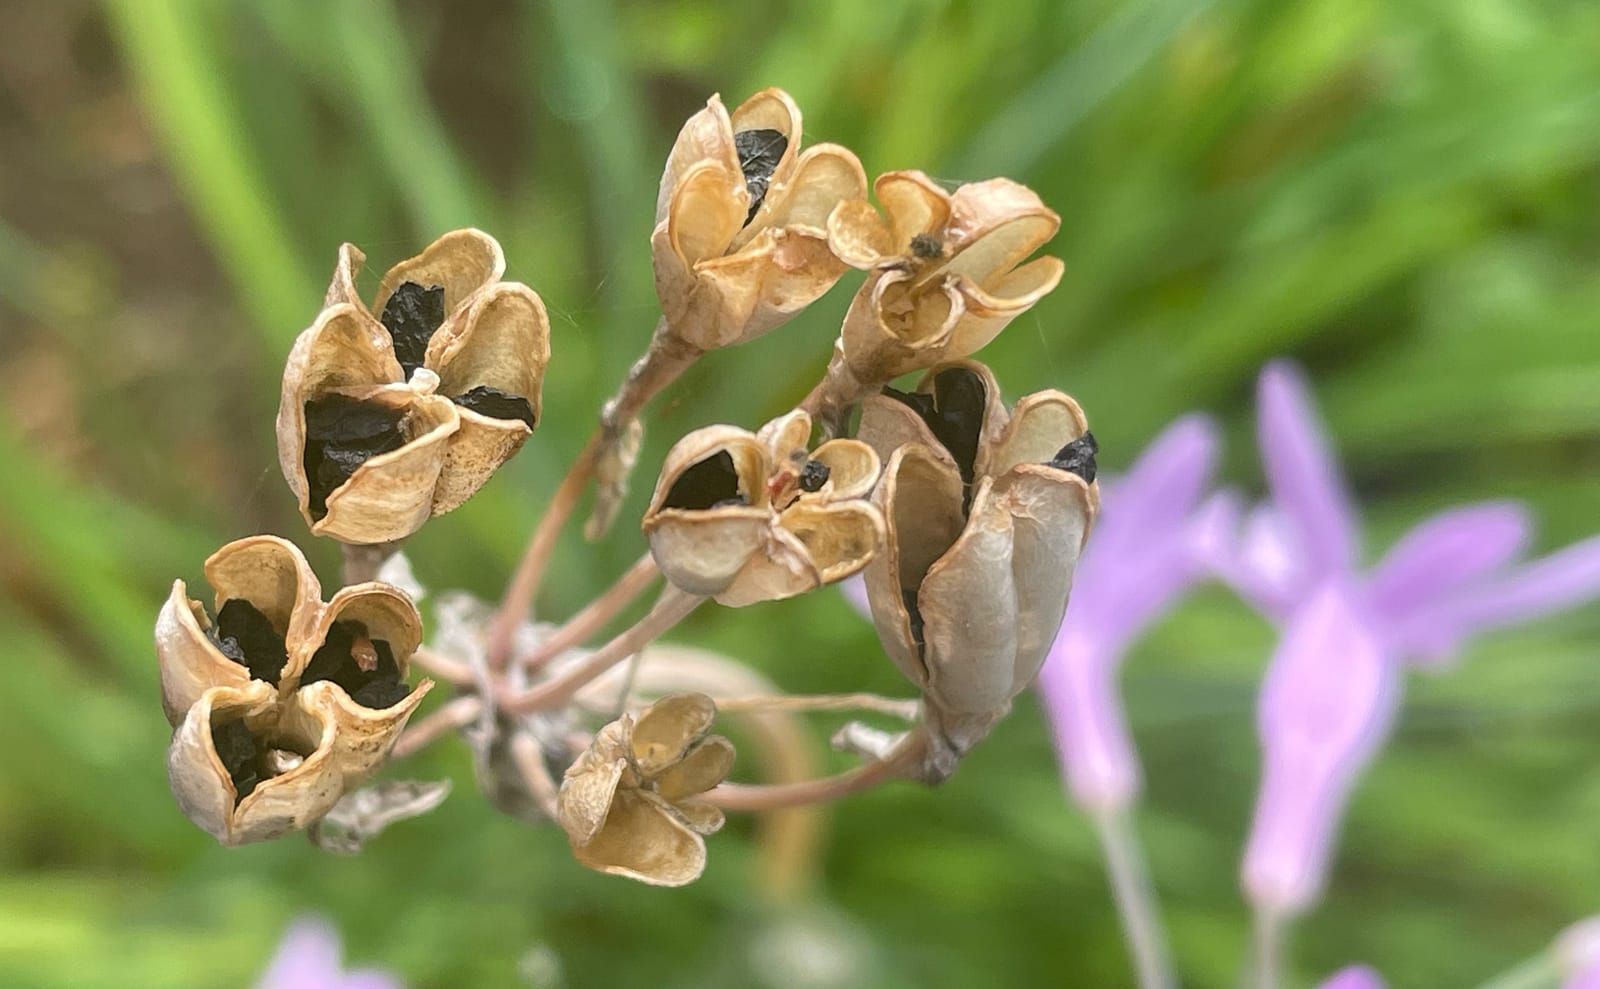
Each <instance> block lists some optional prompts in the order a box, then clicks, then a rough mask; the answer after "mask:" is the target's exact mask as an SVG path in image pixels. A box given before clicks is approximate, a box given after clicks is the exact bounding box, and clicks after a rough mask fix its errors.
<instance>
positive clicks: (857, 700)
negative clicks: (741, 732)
mask: <svg viewBox="0 0 1600 989" xmlns="http://www.w3.org/2000/svg"><path fill="white" fill-rule="evenodd" d="M716 704H717V710H719V711H727V712H734V711H872V712H873V713H876V714H887V715H889V716H890V717H893V718H899V719H901V720H902V721H915V720H917V718H918V717H919V716H920V714H921V713H922V704H921V702H920V701H914V700H903V699H901V698H898V697H883V696H880V695H878V694H814V695H805V694H794V695H790V694H777V695H774V696H771V697H719V698H716Z"/></svg>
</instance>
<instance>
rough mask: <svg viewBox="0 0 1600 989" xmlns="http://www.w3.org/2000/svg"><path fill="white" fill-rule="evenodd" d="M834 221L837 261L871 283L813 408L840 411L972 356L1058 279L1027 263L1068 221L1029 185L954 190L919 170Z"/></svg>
mask: <svg viewBox="0 0 1600 989" xmlns="http://www.w3.org/2000/svg"><path fill="white" fill-rule="evenodd" d="M874 191H875V192H876V193H877V197H878V201H879V203H881V204H882V206H883V210H884V212H883V213H882V214H880V213H879V212H878V211H877V210H875V209H873V207H872V206H871V204H869V203H867V202H866V200H865V198H863V199H861V200H857V201H853V202H848V203H843V204H841V205H840V206H839V207H838V208H837V209H835V210H834V211H833V213H832V214H831V215H830V217H829V219H828V242H829V245H830V247H831V248H832V250H833V251H834V253H835V254H837V255H838V256H839V258H841V259H842V260H844V261H845V262H847V263H849V264H850V265H853V266H854V267H857V268H862V269H866V270H868V271H869V272H871V274H870V275H869V277H868V278H867V281H866V282H865V283H864V284H863V285H862V286H861V288H860V290H859V291H857V292H856V295H855V298H854V299H853V300H852V301H851V303H850V310H849V312H848V313H847V314H846V316H845V321H844V326H843V328H842V330H841V332H840V337H839V343H838V345H837V347H836V348H835V353H834V359H833V361H832V363H831V364H830V365H829V367H828V377H827V379H826V380H825V381H824V383H823V384H822V385H821V386H819V388H818V393H817V401H816V410H817V411H819V412H820V413H821V414H822V417H823V418H824V420H825V421H828V422H837V421H838V419H839V418H840V417H841V416H842V414H843V411H844V410H845V409H847V408H848V407H849V406H851V405H853V404H855V403H856V402H858V401H860V400H861V399H862V398H864V397H865V396H867V395H868V394H870V393H872V392H873V391H875V390H876V389H877V388H878V387H879V386H880V385H883V384H884V383H886V382H888V381H891V380H893V379H894V378H896V377H898V376H899V375H902V374H907V373H909V372H911V371H918V370H922V369H924V368H929V367H932V366H934V365H935V364H939V363H944V362H948V361H954V360H959V359H962V358H965V357H969V356H971V355H972V354H974V353H976V352H977V351H978V350H979V349H981V348H982V347H984V346H985V345H986V344H988V343H989V341H991V340H993V339H994V338H995V336H996V335H998V334H999V333H1000V331H1001V330H1002V329H1004V328H1005V326H1006V324H1007V323H1009V322H1010V321H1011V320H1013V319H1015V318H1016V317H1017V316H1019V315H1021V314H1022V313H1024V312H1026V311H1027V310H1028V309H1030V308H1031V307H1032V306H1033V305H1034V303H1036V302H1038V301H1039V300H1040V299H1042V298H1044V296H1045V295H1047V294H1048V293H1049V292H1050V291H1051V290H1052V289H1054V288H1055V287H1056V285H1057V283H1059V282H1060V280H1061V274H1062V265H1061V262H1060V261H1059V260H1058V259H1056V258H1052V257H1040V258H1035V259H1034V260H1032V261H1027V258H1028V256H1029V255H1031V254H1032V253H1033V252H1034V251H1036V250H1038V249H1039V248H1040V247H1041V246H1043V245H1044V243H1045V242H1046V241H1048V240H1049V239H1050V238H1051V237H1054V236H1055V233H1056V231H1057V230H1058V229H1059V228H1060V226H1061V219H1060V217H1058V216H1057V215H1056V214H1055V213H1054V212H1052V211H1051V210H1050V209H1049V208H1048V207H1046V206H1045V205H1044V203H1042V202H1041V201H1040V200H1039V197H1038V196H1037V195H1035V194H1034V192H1033V191H1032V190H1030V189H1028V188H1027V187H1026V186H1022V185H1019V184H1017V183H1015V182H1012V181H1010V180H1008V179H990V180H988V181H985V182H973V183H968V184H966V185H963V186H961V187H960V188H958V189H957V190H956V191H955V192H954V193H947V192H945V191H944V190H943V189H942V188H940V187H939V185H938V184H937V183H935V182H934V181H933V180H932V179H930V178H929V177H928V176H926V175H924V174H923V173H921V172H918V171H900V172H888V173H886V174H884V175H881V176H879V177H878V180H877V182H876V183H874Z"/></svg>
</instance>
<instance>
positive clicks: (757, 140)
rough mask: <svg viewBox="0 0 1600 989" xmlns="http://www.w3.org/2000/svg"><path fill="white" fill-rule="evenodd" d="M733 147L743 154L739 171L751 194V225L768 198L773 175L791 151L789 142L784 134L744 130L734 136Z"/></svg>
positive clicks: (747, 220)
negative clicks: (780, 160)
mask: <svg viewBox="0 0 1600 989" xmlns="http://www.w3.org/2000/svg"><path fill="white" fill-rule="evenodd" d="M733 147H734V149H735V150H736V151H738V152H739V169H740V170H741V171H743V172H744V187H745V188H746V189H747V190H749V192H750V212H749V213H747V214H746V215H745V218H744V222H745V223H747V224H748V223H749V222H750V221H751V220H754V219H755V218H756V210H758V209H760V208H761V202H762V200H764V199H766V198H767V186H768V185H770V184H771V183H772V172H773V170H774V169H775V168H777V167H778V161H779V159H781V158H782V157H783V153H784V152H785V151H787V150H788V149H789V139H788V138H787V137H784V136H783V132H782V131H775V130H764V129H762V130H742V131H740V132H739V133H737V134H735V135H733Z"/></svg>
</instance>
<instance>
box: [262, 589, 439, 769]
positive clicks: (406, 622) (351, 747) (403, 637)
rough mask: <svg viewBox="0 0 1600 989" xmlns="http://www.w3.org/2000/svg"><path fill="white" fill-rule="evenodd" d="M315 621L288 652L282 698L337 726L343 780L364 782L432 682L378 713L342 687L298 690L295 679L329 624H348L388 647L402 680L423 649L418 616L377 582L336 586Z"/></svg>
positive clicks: (324, 684)
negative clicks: (294, 700)
mask: <svg viewBox="0 0 1600 989" xmlns="http://www.w3.org/2000/svg"><path fill="white" fill-rule="evenodd" d="M317 617H318V620H317V623H316V625H315V626H314V627H313V629H312V630H311V631H310V633H309V634H308V635H306V636H305V637H304V638H303V639H301V640H299V641H298V642H296V643H294V644H293V646H292V648H291V651H290V654H289V672H288V673H287V674H286V675H285V677H284V680H283V691H284V696H285V698H286V699H287V698H288V697H290V696H291V695H293V696H295V697H299V698H302V699H303V700H302V703H304V704H305V705H306V706H307V707H308V708H309V709H313V710H317V711H326V712H328V714H329V716H330V717H332V718H333V719H334V720H335V722H336V723H337V724H338V727H339V731H338V734H337V736H336V737H335V739H334V747H335V750H336V758H337V760H338V762H339V765H340V768H341V771H342V772H343V773H344V774H345V775H346V776H347V777H351V778H355V779H364V778H366V776H368V775H370V774H371V773H372V772H373V771H374V770H376V769H377V768H378V767H379V766H380V765H382V764H383V761H384V760H385V759H387V758H388V755H389V750H390V749H391V748H392V747H393V746H394V742H395V739H397V738H398V737H399V735H400V731H401V729H403V728H404V727H405V723H406V721H407V720H409V719H410V717H411V715H412V713H413V712H414V711H415V710H416V709H417V705H419V704H421V703H422V699H423V698H424V697H426V696H427V694H428V691H430V690H432V689H433V681H431V680H423V681H421V682H420V683H418V684H417V686H416V687H415V688H413V689H412V690H411V692H410V693H409V694H407V695H406V696H405V697H404V698H402V699H401V700H399V701H396V702H395V703H394V704H393V705H391V706H390V707H387V708H382V709H378V708H369V707H367V706H365V705H363V704H360V703H357V702H356V701H355V700H353V699H351V697H350V695H349V694H348V693H347V692H346V691H345V689H344V688H343V687H341V686H339V685H338V684H335V683H333V682H332V681H327V680H322V681H318V682H316V683H312V684H308V685H306V686H303V687H302V686H301V683H300V678H301V677H302V676H303V675H304V673H305V670H306V667H307V666H308V665H309V664H310V662H311V659H312V657H313V656H314V655H315V654H316V651H317V649H318V648H320V647H321V646H322V644H323V643H324V642H325V641H326V640H327V637H328V633H329V631H330V630H331V629H332V628H333V623H334V622H338V621H353V622H359V623H360V624H361V625H362V626H364V627H365V629H366V634H367V638H369V639H381V640H383V641H385V642H387V643H389V648H390V650H391V652H392V653H393V654H394V659H395V666H396V667H397V668H398V671H399V675H400V680H401V682H404V681H405V679H406V676H407V674H408V673H409V672H410V668H411V657H412V655H414V654H415V653H416V651H417V649H418V648H419V647H420V646H421V645H422V617H421V616H420V615H419V614H417V606H416V604H415V603H413V602H412V600H411V598H410V597H409V596H407V595H406V593H405V592H404V591H401V590H400V589H399V588H396V587H392V586H390V585H388V584H379V583H367V584H354V585H352V586H350V587H344V588H341V589H340V590H339V592H338V593H337V594H335V595H334V596H333V600H331V601H329V602H328V605H327V607H326V608H324V609H323V610H322V612H321V614H319V615H318V616H317Z"/></svg>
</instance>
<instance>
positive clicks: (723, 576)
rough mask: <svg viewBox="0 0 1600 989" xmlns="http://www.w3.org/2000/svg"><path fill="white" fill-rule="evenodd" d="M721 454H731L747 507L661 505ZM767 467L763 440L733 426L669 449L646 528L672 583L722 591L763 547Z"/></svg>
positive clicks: (701, 432)
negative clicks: (677, 486)
mask: <svg viewBox="0 0 1600 989" xmlns="http://www.w3.org/2000/svg"><path fill="white" fill-rule="evenodd" d="M723 452H726V453H727V454H728V455H729V457H730V458H732V461H733V466H734V472H735V474H736V475H737V477H738V489H739V491H740V492H741V493H742V494H744V495H745V497H746V498H747V499H748V500H749V502H750V503H749V504H748V505H724V506H721V507H718V508H707V509H682V508H663V507H662V504H663V503H664V502H665V501H666V499H667V497H668V495H670V494H671V492H672V488H673V486H674V485H675V484H676V483H677V482H678V480H679V479H680V478H681V477H682V476H683V474H684V472H685V471H687V470H688V469H689V468H691V467H693V466H694V465H695V464H698V463H700V462H702V461H704V460H706V459H708V458H710V457H713V456H716V455H717V454H718V453H723ZM769 468H770V465H769V461H768V457H767V453H766V448H765V446H764V444H762V443H761V442H760V441H759V440H758V439H757V438H756V436H754V435H753V434H751V433H749V432H748V431H746V430H742V429H736V428H734V427H732V426H707V427H705V428H702V429H697V430H695V431H694V432H692V433H689V434H688V435H687V436H685V437H684V438H683V439H681V440H679V441H678V442H677V443H676V444H674V446H673V447H672V449H671V450H670V451H668V453H667V458H666V462H665V463H664V464H663V465H662V468H661V474H660V477H659V479H658V480H657V482H656V490H655V493H654V495H652V496H651V499H650V507H649V509H647V510H646V511H645V515H644V520H643V523H642V528H643V530H644V533H645V536H646V537H647V538H648V539H649V542H650V553H651V555H652V556H653V557H654V558H655V561H656V565H657V566H658V567H660V568H661V572H662V574H663V575H664V576H665V577H666V578H667V580H668V581H670V582H671V583H672V585H673V586H674V587H677V588H678V589H680V590H683V591H686V592H687V593H690V594H701V595H712V594H717V593H720V592H722V591H723V590H725V589H726V588H727V587H728V585H729V584H730V583H732V581H733V579H734V577H735V576H736V575H737V574H738V573H739V571H740V570H741V569H743V568H744V566H745V564H746V563H747V562H748V561H749V560H750V558H751V556H752V555H753V554H755V553H756V552H757V551H759V550H760V548H761V546H762V544H763V542H764V541H765V539H766V538H767V529H768V525H769V521H770V515H771V513H770V511H769V509H768V508H767V503H766V498H767V490H766V479H767V474H768V471H769Z"/></svg>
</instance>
